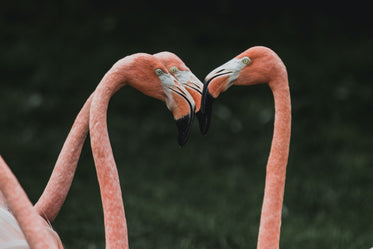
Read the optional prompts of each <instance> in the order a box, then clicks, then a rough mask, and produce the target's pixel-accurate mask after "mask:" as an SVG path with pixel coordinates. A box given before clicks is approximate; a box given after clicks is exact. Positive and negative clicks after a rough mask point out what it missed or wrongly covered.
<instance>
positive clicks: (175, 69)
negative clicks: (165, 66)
mask: <svg viewBox="0 0 373 249" xmlns="http://www.w3.org/2000/svg"><path fill="white" fill-rule="evenodd" d="M170 71H171V73H176V72H177V71H179V69H178V68H177V67H171V68H170Z"/></svg>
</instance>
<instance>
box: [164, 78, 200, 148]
mask: <svg viewBox="0 0 373 249" xmlns="http://www.w3.org/2000/svg"><path fill="white" fill-rule="evenodd" d="M169 89H170V90H171V92H172V98H173V103H174V104H175V105H174V106H173V107H170V110H171V111H172V113H173V115H174V118H175V120H176V126H177V129H178V138H177V141H178V143H179V145H180V146H184V145H185V144H186V142H187V141H188V139H189V137H190V133H191V127H192V123H193V120H194V113H195V108H196V107H195V104H194V100H193V98H192V96H191V95H190V94H189V92H188V91H187V90H185V88H184V87H182V86H181V85H174V86H172V87H170V88H169Z"/></svg>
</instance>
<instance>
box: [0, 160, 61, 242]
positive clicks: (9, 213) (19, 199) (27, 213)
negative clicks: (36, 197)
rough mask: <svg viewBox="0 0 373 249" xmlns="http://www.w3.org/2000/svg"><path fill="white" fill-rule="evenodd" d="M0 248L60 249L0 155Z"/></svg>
mask: <svg viewBox="0 0 373 249" xmlns="http://www.w3.org/2000/svg"><path fill="white" fill-rule="evenodd" d="M0 199H1V201H0V203H1V206H0V248H1V249H26V248H31V249H40V248H43V249H44V248H45V249H62V248H63V246H62V242H61V240H60V238H59V236H58V234H57V233H56V232H55V231H54V230H53V229H52V228H51V227H50V225H49V224H48V223H47V222H46V221H45V220H44V219H43V218H42V217H40V216H39V215H38V213H37V212H36V210H35V209H34V206H33V205H32V204H31V202H30V200H29V199H28V197H27V195H26V193H25V191H24V190H23V188H22V187H21V185H20V184H19V182H18V180H17V178H16V177H15V176H14V174H13V173H12V172H11V170H10V169H9V167H8V165H7V164H6V163H5V161H4V160H3V158H2V157H1V156H0Z"/></svg>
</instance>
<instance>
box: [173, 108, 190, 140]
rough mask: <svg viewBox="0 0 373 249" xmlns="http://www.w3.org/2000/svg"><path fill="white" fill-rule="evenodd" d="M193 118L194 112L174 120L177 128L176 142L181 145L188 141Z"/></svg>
mask: <svg viewBox="0 0 373 249" xmlns="http://www.w3.org/2000/svg"><path fill="white" fill-rule="evenodd" d="M193 119H194V112H192V113H191V114H188V115H186V116H184V117H182V118H179V119H177V120H176V126H177V129H178V137H177V142H178V144H179V145H180V146H181V147H182V146H184V145H185V144H186V143H187V142H188V139H189V137H190V131H191V127H192V122H193Z"/></svg>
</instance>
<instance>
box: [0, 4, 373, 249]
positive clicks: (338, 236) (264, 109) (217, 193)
mask: <svg viewBox="0 0 373 249" xmlns="http://www.w3.org/2000/svg"><path fill="white" fill-rule="evenodd" d="M0 31H1V34H0V48H1V56H0V80H1V81H0V82H1V88H0V89H1V90H0V113H1V115H0V154H1V155H2V156H3V157H4V159H5V160H6V161H7V163H8V164H9V166H10V167H11V168H12V170H13V171H14V173H15V174H16V176H17V177H18V179H19V181H20V183H21V184H22V186H23V187H24V188H25V190H26V192H27V193H28V194H29V197H30V199H31V200H32V201H33V202H35V201H36V200H37V198H38V197H39V196H40V194H41V192H42V190H43V188H44V186H45V185H46V183H47V180H48V177H49V175H50V173H51V171H52V168H53V165H54V163H55V160H56V158H57V156H58V153H59V151H60V149H61V147H62V144H63V142H64V139H65V137H66V136H67V133H68V131H69V129H70V127H71V125H72V122H73V120H74V118H75V115H76V114H77V113H78V111H79V109H80V108H81V106H82V105H83V103H84V101H85V99H86V98H87V97H88V96H89V94H90V93H91V92H92V91H93V90H94V89H95V87H96V85H97V83H98V82H99V81H100V79H101V77H102V76H103V75H104V73H105V72H106V71H107V70H108V69H109V68H110V67H111V65H112V64H113V63H114V62H115V61H117V60H118V59H120V58H122V57H124V56H126V55H129V54H132V53H135V52H147V53H156V52H159V51H164V50H168V51H171V52H174V53H176V54H178V55H179V56H180V57H181V58H182V59H183V60H184V61H185V63H186V64H187V65H188V66H189V67H190V68H191V69H192V70H193V72H194V73H195V74H196V75H197V76H198V77H199V78H200V79H201V80H203V78H204V76H205V75H207V73H208V72H209V71H211V70H212V69H214V68H215V67H217V66H219V65H220V64H222V63H224V62H226V61H227V60H229V59H231V58H232V57H234V56H235V55H237V54H239V53H241V52H242V51H244V50H246V49H247V48H249V47H251V46H254V45H264V46H268V47H270V48H272V49H273V50H274V51H276V52H277V53H278V54H279V56H280V57H281V58H282V59H283V61H284V62H285V64H286V66H287V69H288V74H289V81H290V88H291V95H292V108H293V112H292V113H293V123H292V125H293V130H292V141H291V147H290V157H289V164H288V171H287V183H286V191H285V201H284V213H283V222H282V234H281V248H287V249H290V248H297V249H298V248H328V249H331V248H369V247H372V246H373V225H372V220H373V206H372V203H373V167H372V166H373V156H372V152H373V151H372V149H373V132H372V128H371V127H372V121H373V118H372V109H373V101H372V94H373V87H372V82H373V81H372V79H373V77H372V56H373V48H372V47H373V46H372V45H373V22H372V17H371V16H370V7H368V5H366V6H363V5H361V3H359V2H356V1H354V2H350V3H348V5H347V4H346V5H342V4H341V3H338V4H332V3H327V2H314V1H312V2H299V3H297V2H288V3H278V2H270V1H267V2H250V1H226V0H220V1H209V2H199V1H188V2H187V1H184V2H178V1H166V2H164V1H162V2H161V1H158V2H155V1H154V2H149V1H144V0H137V1H132V2H125V1H122V2H119V1H118V2H107V1H102V2H98V1H95V2H92V1H64V2H63V3H62V2H57V1H55V2H51V1H45V2H35V1H12V2H10V1H8V2H7V3H2V4H1V8H0ZM108 125H109V133H110V137H111V141H112V146H113V150H114V155H115V158H116V162H117V165H118V170H119V174H120V179H121V184H122V188H123V192H124V202H125V209H126V216H127V220H128V229H129V240H130V246H131V248H255V246H256V238H257V231H258V225H259V215H260V208H261V203H262V196H263V188H264V177H265V165H266V160H267V157H268V153H269V148H270V142H271V138H272V130H273V99H272V95H271V92H270V90H269V88H268V87H267V86H265V85H260V86H253V87H232V88H230V89H229V91H228V92H227V93H224V94H222V95H221V96H220V97H219V99H218V100H217V101H216V104H215V105H214V114H213V120H212V126H211V128H210V131H209V133H208V135H207V136H206V137H203V136H201V135H200V133H199V130H198V125H197V124H196V122H195V124H194V125H193V131H192V136H191V138H190V141H189V142H188V144H187V145H186V146H185V147H184V148H179V147H178V145H177V142H176V133H177V130H176V126H175V124H174V121H173V119H172V115H171V114H170V113H169V112H168V111H167V108H166V107H165V105H164V104H163V103H161V102H159V101H156V100H153V99H150V98H148V97H146V96H144V95H143V94H141V93H139V92H137V91H135V90H134V89H132V88H129V87H125V88H123V89H122V90H120V91H119V92H118V93H117V94H116V95H115V96H114V97H113V99H112V101H111V104H110V109H109V113H108ZM53 227H54V228H55V230H57V232H58V233H59V234H60V236H61V238H62V241H63V242H64V245H65V247H66V248H103V247H104V230H103V217H102V208H101V202H100V196H99V190H98V184H97V180H96V173H95V170H94V164H93V160H92V154H91V151H90V148H89V143H86V144H85V147H84V149H83V153H82V157H81V160H80V162H79V165H78V169H77V174H76V178H75V180H74V182H73V185H72V189H71V191H70V194H69V196H68V199H67V201H66V203H65V205H64V207H63V209H62V210H61V213H60V214H59V216H58V217H57V219H56V220H55V222H54V223H53Z"/></svg>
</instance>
